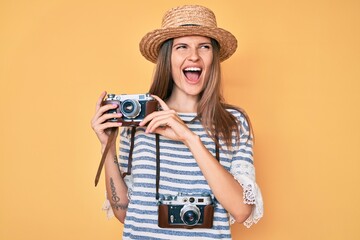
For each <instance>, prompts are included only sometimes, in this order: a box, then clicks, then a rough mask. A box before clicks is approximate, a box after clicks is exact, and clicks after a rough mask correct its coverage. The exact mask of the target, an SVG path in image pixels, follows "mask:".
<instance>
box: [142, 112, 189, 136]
mask: <svg viewBox="0 0 360 240" xmlns="http://www.w3.org/2000/svg"><path fill="white" fill-rule="evenodd" d="M171 111H172V110H171ZM179 123H180V124H182V123H183V122H182V121H181V119H179V118H178V116H177V115H176V113H174V112H167V113H166V114H162V115H159V116H156V117H154V118H153V119H152V120H151V122H150V123H149V125H148V126H147V129H146V130H147V132H153V131H154V130H155V129H157V128H159V127H166V126H167V127H171V128H173V127H174V126H176V125H175V124H179Z"/></svg>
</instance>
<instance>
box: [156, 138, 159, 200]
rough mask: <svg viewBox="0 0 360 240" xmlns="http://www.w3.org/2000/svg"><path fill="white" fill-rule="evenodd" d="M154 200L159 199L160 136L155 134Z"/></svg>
mask: <svg viewBox="0 0 360 240" xmlns="http://www.w3.org/2000/svg"><path fill="white" fill-rule="evenodd" d="M155 137H156V195H155V197H156V200H159V197H160V196H159V185H160V137H159V134H156V136H155Z"/></svg>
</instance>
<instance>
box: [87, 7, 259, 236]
mask: <svg viewBox="0 0 360 240" xmlns="http://www.w3.org/2000/svg"><path fill="white" fill-rule="evenodd" d="M236 46H237V41H236V39H235V37H234V36H233V35H232V34H231V33H229V32H228V31H226V30H224V29H221V28H218V27H217V26H216V19H215V16H214V14H213V12H212V11H211V10H209V9H207V8H205V7H202V6H194V5H190V6H181V7H177V8H173V9H171V10H169V11H168V12H167V13H166V14H165V16H164V18H163V23H162V28H161V29H157V30H154V31H152V32H150V33H148V34H146V35H145V37H144V38H143V39H142V41H141V42H140V51H141V53H142V55H143V56H144V57H145V58H146V59H148V60H150V61H151V62H154V63H156V71H155V74H154V80H153V83H152V86H151V87H150V91H149V92H150V93H151V94H152V96H153V97H154V98H155V99H156V100H157V101H158V102H159V104H160V106H161V109H162V110H161V111H155V112H153V113H151V114H149V115H147V116H146V117H145V118H144V120H143V121H142V122H141V123H140V124H139V127H137V128H136V132H135V134H134V136H133V140H134V148H133V152H132V170H131V175H129V176H126V177H125V178H124V179H123V178H122V177H121V175H122V173H123V172H126V170H127V167H128V160H129V152H130V145H131V140H132V139H131V138H132V136H131V134H130V129H129V128H128V127H123V128H121V132H120V152H119V162H118V158H117V153H116V149H115V148H116V147H115V144H112V146H111V148H110V151H109V153H108V155H107V158H106V160H105V183H106V189H107V199H108V201H107V204H106V205H105V209H106V210H107V211H108V212H109V213H113V214H114V215H115V216H116V217H117V218H118V219H119V220H120V222H122V223H124V224H125V226H124V233H123V239H137V238H145V239H231V232H230V226H229V225H230V223H234V222H239V223H244V224H245V225H246V226H248V227H249V226H250V225H251V224H252V223H256V222H257V221H258V220H259V219H260V218H261V217H262V214H263V205H262V197H261V193H260V190H259V188H258V187H257V184H256V182H255V174H254V166H253V158H252V143H253V141H252V139H253V137H252V131H251V129H250V122H249V120H248V118H247V117H246V115H245V113H244V112H243V111H242V110H240V109H238V108H236V107H233V106H231V105H228V104H226V103H224V101H223V97H222V95H221V91H220V80H221V74H220V62H221V61H224V60H226V59H227V58H229V57H230V56H231V55H232V54H233V53H234V52H235V50H236ZM105 95H106V93H103V94H102V95H101V96H100V98H99V100H98V103H97V108H96V113H95V115H94V117H93V119H92V127H93V129H94V131H95V133H96V134H97V137H98V138H99V140H100V143H101V146H102V149H104V148H105V145H106V143H107V141H108V136H109V129H110V128H114V127H120V126H121V125H122V124H121V123H114V122H110V121H107V120H109V119H111V118H121V117H122V115H121V114H110V113H107V112H108V111H109V110H111V109H114V108H117V106H116V105H112V104H108V105H104V106H101V103H102V100H103V98H104V97H105ZM156 136H158V138H157V137H156ZM157 154H158V157H157ZM157 161H159V162H160V163H157ZM157 164H158V165H157ZM157 168H158V169H159V171H158V172H157V170H156V169H157ZM179 194H180V195H179ZM166 196H167V197H166ZM168 196H171V197H170V199H172V200H171V201H166V200H168ZM184 196H185V199H187V200H189V199H191V198H192V197H193V198H195V199H196V200H195V201H199V202H200V201H201V202H203V201H207V200H209V199H210V202H211V203H209V205H211V206H213V213H212V212H211V211H210V213H208V212H203V211H200V212H199V211H198V210H196V211H195V210H194V212H195V220H194V216H193V215H192V214H194V212H191V211H186V210H182V212H181V213H180V212H175V213H169V215H171V216H172V217H174V216H175V217H174V218H175V222H176V221H177V217H178V216H177V215H181V221H180V222H181V223H180V225H183V226H184V225H185V227H186V228H183V226H181V227H179V226H175V225H179V223H177V222H176V224H175V223H173V222H172V221H174V219H173V218H170V217H169V216H167V214H168V212H166V216H162V215H163V214H164V212H162V211H160V207H159V205H166V204H169V205H167V206H166V209H170V206H171V205H175V204H177V203H178V202H177V201H178V200H179V199H182V201H185V200H183V197H184ZM204 199H205V200H204ZM189 201H190V200H189ZM169 202H170V203H169ZM184 205H187V206H190V205H192V204H191V203H189V202H185V203H184ZM198 205H199V206H200V205H202V204H201V203H198ZM110 206H111V208H110ZM199 208H200V207H199ZM176 211H177V210H176ZM184 212H185V213H184ZM189 212H191V214H190V215H186V214H187V213H189ZM172 214H173V215H172ZM159 215H160V216H159ZM200 215H201V217H200ZM197 217H198V218H197ZM199 219H201V220H199ZM209 219H210V220H209ZM185 220H189V221H190V222H188V221H185ZM161 221H164V224H165V226H164V225H163V223H160V222H161ZM201 221H204V222H206V223H208V222H210V226H205V227H203V225H201ZM193 224H194V226H195V227H194V226H192V225H193ZM196 225H201V226H200V227H199V226H196Z"/></svg>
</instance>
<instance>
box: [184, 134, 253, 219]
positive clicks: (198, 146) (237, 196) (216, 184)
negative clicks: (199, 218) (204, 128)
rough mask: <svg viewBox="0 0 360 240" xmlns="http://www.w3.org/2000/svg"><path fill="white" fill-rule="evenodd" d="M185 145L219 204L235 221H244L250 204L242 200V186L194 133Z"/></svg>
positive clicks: (250, 207)
mask: <svg viewBox="0 0 360 240" xmlns="http://www.w3.org/2000/svg"><path fill="white" fill-rule="evenodd" d="M186 145H187V146H188V147H189V149H190V151H191V152H192V154H193V156H194V158H195V160H196V161H197V163H198V166H199V168H200V169H201V171H202V173H203V175H204V177H205V179H206V180H207V182H208V184H209V186H210V188H211V190H212V192H213V193H214V195H215V197H216V199H217V200H218V201H219V202H220V204H221V205H222V206H223V207H224V208H225V209H226V210H227V211H228V212H229V213H230V214H231V215H232V216H233V217H234V218H235V220H236V221H237V222H243V221H245V220H246V219H247V218H248V216H249V214H250V213H251V210H252V206H251V205H248V204H245V203H244V200H243V188H242V187H241V185H240V184H239V182H238V181H237V180H236V179H235V178H234V177H233V175H231V174H230V173H229V172H228V171H227V170H226V169H225V168H224V167H223V166H222V165H221V164H220V163H219V162H218V161H217V159H216V158H215V157H214V156H213V155H212V154H211V153H210V152H209V151H208V150H207V149H206V147H205V146H204V145H203V143H202V142H201V140H200V138H199V137H198V136H196V135H194V136H192V137H191V138H189V139H188V141H187V143H186Z"/></svg>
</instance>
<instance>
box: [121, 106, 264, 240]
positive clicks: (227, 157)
mask: <svg viewBox="0 0 360 240" xmlns="http://www.w3.org/2000/svg"><path fill="white" fill-rule="evenodd" d="M229 111H230V112H231V113H232V114H233V115H234V116H235V117H236V118H237V119H238V120H239V122H240V125H241V127H240V128H239V129H240V137H241V140H240V145H239V144H237V143H236V142H235V137H234V140H233V149H232V150H226V149H227V148H226V146H225V144H224V142H222V141H221V140H220V144H221V145H222V148H221V149H220V163H221V165H222V166H223V167H224V168H225V169H226V170H228V171H229V172H231V173H232V174H233V175H234V177H235V178H236V179H237V180H238V181H239V182H240V183H241V184H242V186H243V187H244V201H245V202H246V203H249V204H255V205H256V204H257V202H256V201H254V199H252V198H253V197H254V196H252V195H254V193H253V189H256V191H258V189H257V186H256V183H255V176H254V175H255V174H254V169H253V153H252V139H251V137H250V132H249V126H248V123H247V122H246V119H245V117H244V116H243V115H242V113H240V112H238V111H235V110H229ZM195 116H196V115H195V113H186V114H179V117H180V118H181V119H182V120H183V121H184V122H185V123H186V124H187V126H188V127H189V129H190V130H191V131H193V132H194V133H196V134H197V135H198V136H199V137H200V139H201V141H202V143H203V144H204V146H205V147H206V148H207V149H208V150H209V151H210V153H212V154H213V155H214V157H215V151H216V149H215V143H214V141H213V140H212V139H211V138H210V137H209V136H208V135H207V134H206V132H205V130H204V128H203V126H202V125H201V123H200V121H199V120H194V121H192V120H193V119H194V118H195ZM144 130H145V129H144V128H141V127H137V128H136V133H135V142H134V149H133V161H132V169H131V172H132V174H131V175H130V176H127V177H125V182H126V184H127V186H128V194H129V199H130V202H129V206H128V210H127V214H126V219H125V223H124V231H123V239H166V240H169V239H199V240H200V239H231V232H230V223H231V221H232V219H231V216H229V214H228V212H227V211H226V210H225V209H224V208H223V207H222V206H221V204H220V203H218V202H216V200H215V210H214V220H213V227H212V228H211V229H201V228H193V229H182V228H160V227H158V205H157V200H156V197H155V195H156V194H155V193H156V148H155V145H156V140H155V134H146V133H145V131H144ZM234 136H235V135H234ZM249 137H250V138H249ZM129 149H130V128H123V130H122V132H121V133H120V152H119V158H120V162H119V165H120V170H121V171H122V172H125V171H127V164H128V156H129ZM242 181H243V182H244V183H242ZM249 191H250V193H251V194H250V195H249V194H248V193H249ZM256 191H255V192H256ZM245 192H246V193H247V194H245ZM159 193H160V194H170V195H177V194H179V193H182V194H187V195H196V194H211V195H212V191H211V189H210V187H209V185H208V184H207V181H206V180H205V178H204V176H203V174H202V172H201V170H200V168H199V167H198V165H197V163H196V161H195V159H194V158H193V156H192V154H191V152H190V151H189V149H188V148H187V147H186V146H185V145H184V144H183V143H182V142H178V141H173V140H170V139H167V138H165V137H163V136H160V187H159ZM255 194H256V193H255ZM212 196H213V195H212ZM247 196H249V199H246V197H247ZM260 196H261V195H260ZM261 203H262V202H261ZM255 208H256V207H254V209H255ZM261 208H262V206H261ZM252 215H253V214H252ZM251 221H257V219H252V220H251Z"/></svg>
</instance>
